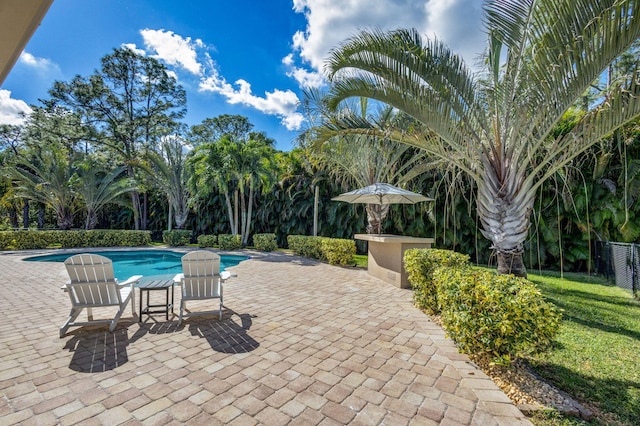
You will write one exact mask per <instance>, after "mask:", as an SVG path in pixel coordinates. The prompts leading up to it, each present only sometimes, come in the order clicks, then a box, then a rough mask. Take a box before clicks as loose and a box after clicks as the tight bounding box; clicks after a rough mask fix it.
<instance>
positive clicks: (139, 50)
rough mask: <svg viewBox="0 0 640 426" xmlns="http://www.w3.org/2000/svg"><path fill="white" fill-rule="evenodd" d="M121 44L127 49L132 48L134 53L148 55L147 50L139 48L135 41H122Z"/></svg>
mask: <svg viewBox="0 0 640 426" xmlns="http://www.w3.org/2000/svg"><path fill="white" fill-rule="evenodd" d="M120 46H121V47H123V48H125V49H129V50H131V51H132V52H133V53H135V54H137V55H140V56H147V52H146V51H145V50H144V49H138V46H136V44H135V43H122V44H121V45H120Z"/></svg>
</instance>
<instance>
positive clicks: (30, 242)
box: [0, 230, 55, 250]
mask: <svg viewBox="0 0 640 426" xmlns="http://www.w3.org/2000/svg"><path fill="white" fill-rule="evenodd" d="M52 245H55V241H54V239H53V235H52V231H35V230H21V231H0V248H2V249H3V250H29V249H41V248H47V247H49V246H52Z"/></svg>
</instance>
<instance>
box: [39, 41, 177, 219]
mask: <svg viewBox="0 0 640 426" xmlns="http://www.w3.org/2000/svg"><path fill="white" fill-rule="evenodd" d="M50 94H51V96H52V101H50V102H49V104H56V103H57V104H60V105H64V106H66V107H68V108H70V109H72V110H73V111H75V112H77V113H78V114H81V115H82V117H83V119H84V121H86V123H89V124H91V125H92V126H94V127H95V129H96V130H97V133H96V134H95V135H94V137H93V139H92V142H94V143H95V144H98V145H100V146H101V147H103V148H105V149H107V150H109V151H111V152H113V153H114V154H115V155H117V156H118V157H119V159H120V161H121V162H122V163H123V165H125V166H126V168H127V173H128V175H129V178H131V179H135V178H136V173H135V168H136V166H138V165H139V159H140V158H141V157H142V153H143V152H144V151H145V150H148V149H153V148H154V147H155V145H156V144H157V143H158V141H159V140H160V139H161V138H162V137H163V136H165V135H168V134H171V133H172V132H173V131H174V129H175V127H176V126H177V123H176V121H177V120H178V119H180V118H182V117H183V116H184V114H185V109H184V106H185V104H186V96H185V92H184V90H183V89H182V87H180V86H179V85H178V84H177V82H176V80H175V78H174V77H172V76H170V75H169V74H168V73H167V69H166V67H165V66H164V65H162V64H161V63H160V62H158V61H157V60H156V59H154V58H151V57H147V56H141V55H139V54H137V53H135V52H134V51H132V50H131V49H128V48H120V49H114V51H113V53H111V54H110V55H107V56H105V57H103V58H102V68H101V70H100V71H96V72H95V73H94V74H93V75H91V76H89V77H81V76H76V77H74V78H73V79H72V80H71V82H69V83H64V82H59V81H58V82H55V83H54V85H53V88H52V89H51V91H50ZM131 201H132V205H133V214H134V226H135V229H145V228H146V218H145V217H144V214H143V213H144V209H143V207H144V206H142V204H141V202H140V196H139V194H138V191H132V193H131Z"/></svg>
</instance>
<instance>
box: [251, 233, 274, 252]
mask: <svg viewBox="0 0 640 426" xmlns="http://www.w3.org/2000/svg"><path fill="white" fill-rule="evenodd" d="M253 246H254V247H255V248H256V250H260V251H274V250H277V249H278V243H277V242H276V234H254V235H253Z"/></svg>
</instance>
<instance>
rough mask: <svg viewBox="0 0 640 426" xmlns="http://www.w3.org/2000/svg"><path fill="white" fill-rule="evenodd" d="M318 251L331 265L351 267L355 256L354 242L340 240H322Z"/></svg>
mask: <svg viewBox="0 0 640 426" xmlns="http://www.w3.org/2000/svg"><path fill="white" fill-rule="evenodd" d="M320 249H321V250H322V255H323V257H324V258H325V259H326V260H327V262H329V264H331V265H353V264H354V260H353V256H354V255H355V254H356V242H355V241H353V240H346V239H341V238H322V239H321V240H320Z"/></svg>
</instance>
